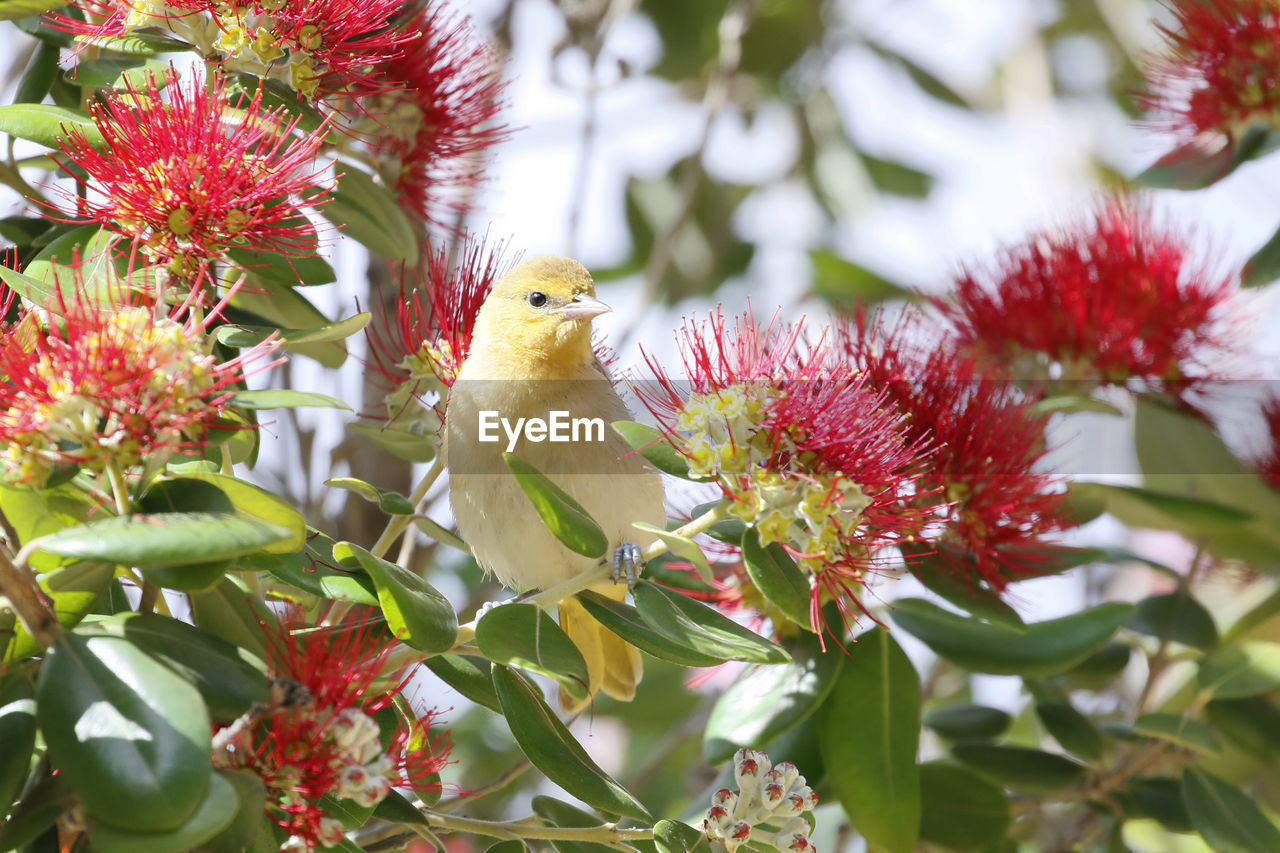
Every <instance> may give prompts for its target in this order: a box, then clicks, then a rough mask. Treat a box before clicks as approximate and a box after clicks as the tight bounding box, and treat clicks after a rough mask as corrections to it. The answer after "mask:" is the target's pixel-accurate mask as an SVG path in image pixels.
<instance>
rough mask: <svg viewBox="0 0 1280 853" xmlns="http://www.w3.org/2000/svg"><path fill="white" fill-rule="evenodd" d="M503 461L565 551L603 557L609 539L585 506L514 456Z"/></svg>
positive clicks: (510, 455) (508, 455)
mask: <svg viewBox="0 0 1280 853" xmlns="http://www.w3.org/2000/svg"><path fill="white" fill-rule="evenodd" d="M502 458H503V460H504V461H505V462H506V463H507V467H508V468H510V469H511V473H512V474H514V475H515V478H516V482H518V483H519V484H520V488H521V489H522V490H523V491H524V493H525V496H526V497H528V498H529V501H530V502H531V503H532V504H533V508H534V509H535V510H537V511H538V517H539V518H541V519H542V523H543V524H545V525H546V526H547V529H548V530H550V531H551V532H552V533H553V534H555V537H556V538H557V539H559V540H560V542H561V543H563V544H564V546H565V547H566V548H568V549H569V550H571V551H573V552H574V553H577V554H581V555H583V556H584V557H603V556H604V552H605V551H606V550H607V549H608V547H609V539H608V538H607V537H606V536H605V535H604V531H603V530H601V529H600V525H599V524H596V521H595V519H593V518H592V517H591V513H589V512H587V511H586V510H585V509H583V507H582V504H580V503H578V502H577V501H576V500H574V499H573V497H572V496H571V495H569V493H568V492H566V491H565V490H564V489H562V488H560V487H559V486H557V485H556V484H555V483H553V482H551V481H550V480H549V479H547V477H546V476H545V475H543V473H542V472H541V471H539V470H538V469H537V468H535V467H533V466H532V465H530V464H529V463H528V462H525V461H524V460H523V459H521V458H520V457H518V456H516V455H515V454H514V453H503V454H502ZM704 559H705V558H704Z"/></svg>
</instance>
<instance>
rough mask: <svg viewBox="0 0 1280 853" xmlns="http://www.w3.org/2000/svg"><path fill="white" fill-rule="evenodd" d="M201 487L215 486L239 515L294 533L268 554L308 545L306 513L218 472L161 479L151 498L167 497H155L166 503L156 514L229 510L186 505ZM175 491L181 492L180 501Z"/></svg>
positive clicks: (271, 547) (270, 547) (238, 479)
mask: <svg viewBox="0 0 1280 853" xmlns="http://www.w3.org/2000/svg"><path fill="white" fill-rule="evenodd" d="M197 484H204V485H205V486H212V487H214V488H216V489H217V490H218V491H219V492H221V493H222V494H224V495H226V497H227V500H229V501H230V507H231V509H232V510H234V511H235V512H238V513H240V514H241V515H246V516H253V517H254V518H258V519H261V520H262V521H265V522H268V523H270V524H274V525H277V526H279V527H283V528H284V529H286V530H288V531H289V533H290V536H289V538H288V539H284V540H281V541H279V542H274V543H272V544H270V545H266V546H264V547H263V549H262V550H264V551H266V552H267V553H269V554H292V553H295V552H297V551H300V550H302V547H303V545H305V544H306V541H307V522H306V519H304V518H303V517H302V513H300V512H298V511H297V510H296V509H294V507H293V505H292V504H290V503H289V502H288V501H286V500H284V499H283V498H280V497H278V496H276V495H274V494H272V493H271V492H268V491H267V490H266V489H264V488H262V487H261V486H255V485H254V484H253V483H249V482H246V481H245V480H242V479H240V478H239V477H232V476H229V475H227V474H218V473H214V472H207V473H196V472H192V473H189V474H186V475H184V476H182V477H174V478H172V479H165V480H161V481H160V482H158V483H156V484H155V485H153V486H152V487H151V489H149V490H148V492H147V496H148V497H151V496H153V494H155V493H159V495H163V498H160V497H155V498H153V500H154V501H155V502H157V503H159V502H161V501H163V503H164V505H163V506H158V507H157V510H156V511H158V512H199V511H202V510H208V511H210V512H223V511H225V509H224V508H223V507H222V506H221V505H210V506H199V505H185V504H184V503H183V502H182V500H181V497H180V496H181V495H182V494H184V493H190V492H191V491H192V490H194V489H195V488H197V487H198V485H197ZM175 492H176V493H177V496H176V499H175V495H174V493H175ZM166 493H167V494H166Z"/></svg>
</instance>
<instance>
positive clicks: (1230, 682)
mask: <svg viewBox="0 0 1280 853" xmlns="http://www.w3.org/2000/svg"><path fill="white" fill-rule="evenodd" d="M1196 684H1197V685H1198V686H1199V687H1200V689H1201V690H1210V691H1212V692H1213V698H1215V699H1243V698H1246V697H1248V696H1256V695H1258V694H1260V693H1266V692H1267V691H1269V690H1271V689H1272V688H1273V687H1275V686H1276V685H1277V684H1280V644H1277V643H1263V642H1252V643H1242V644H1241V645H1238V646H1229V647H1227V648H1224V649H1219V650H1218V651H1217V652H1215V653H1214V654H1213V655H1211V656H1210V657H1209V658H1208V659H1207V660H1205V661H1204V662H1203V663H1201V664H1200V670H1199V671H1198V672H1197V673H1196Z"/></svg>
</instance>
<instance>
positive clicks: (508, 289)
mask: <svg viewBox="0 0 1280 853" xmlns="http://www.w3.org/2000/svg"><path fill="white" fill-rule="evenodd" d="M609 310H610V308H609V306H607V305H605V304H604V303H603V302H600V301H599V300H597V299H596V298H595V284H594V283H593V282H592V280H591V275H590V273H588V272H587V270H586V269H585V268H584V267H583V266H582V265H581V264H579V263H578V262H576V261H573V260H570V259H568V258H560V257H553V256H540V257H535V258H531V259H529V260H527V261H525V262H524V263H522V264H520V265H519V266H517V267H516V268H515V269H513V270H512V271H511V272H510V273H508V274H507V275H506V276H504V277H503V278H502V279H501V280H500V281H498V282H497V284H496V285H495V286H494V288H493V291H492V292H491V293H490V294H489V296H488V297H487V298H486V299H485V302H484V305H483V306H481V308H480V312H479V314H478V315H477V316H476V322H475V327H474V331H473V333H472V337H471V345H470V348H469V351H468V355H467V359H466V361H464V362H463V364H462V367H461V368H460V370H459V371H458V377H457V380H456V381H455V382H454V384H453V388H452V390H451V392H450V395H449V404H448V409H447V412H446V415H445V423H446V430H445V448H444V453H445V459H446V462H447V464H448V467H449V500H450V503H451V504H452V505H453V514H454V518H455V520H456V521H457V525H458V531H459V532H460V533H461V534H462V536H463V538H464V539H466V540H467V543H468V544H469V545H470V546H471V550H472V553H473V554H475V558H476V560H477V562H479V564H480V565H481V567H483V568H484V569H485V570H486V571H489V572H492V573H493V574H494V575H496V576H497V578H498V580H499V581H501V582H502V584H503V585H504V586H507V587H508V588H511V589H514V590H517V591H525V590H531V589H546V588H547V587H549V586H552V585H554V584H556V583H559V582H561V581H564V580H568V579H569V578H571V577H573V576H575V575H578V574H580V573H582V572H584V571H586V570H587V569H589V568H591V567H592V566H593V565H595V564H596V562H598V561H597V560H594V559H592V558H589V557H584V556H582V555H581V554H577V553H575V552H573V551H571V550H569V549H568V548H566V547H565V546H564V545H563V544H561V543H560V541H559V540H558V539H556V537H555V536H554V535H553V534H552V533H551V531H550V530H548V529H547V527H546V525H545V524H543V522H542V520H541V519H540V518H539V517H538V514H537V512H536V510H535V509H534V507H533V504H532V503H531V502H530V501H529V499H528V498H527V497H526V496H525V494H524V492H523V491H522V490H521V488H520V485H519V484H518V483H517V482H516V479H515V477H514V476H513V475H512V474H511V473H510V470H509V469H508V468H507V466H506V463H505V462H503V459H502V453H503V452H504V451H507V450H510V451H511V452H513V453H515V455H516V456H518V457H520V458H521V459H523V460H525V461H526V462H529V463H530V464H532V465H533V466H535V467H536V468H537V469H538V470H539V471H541V472H542V473H543V474H545V475H547V477H549V478H550V479H551V480H553V481H554V482H555V483H556V485H558V486H559V487H560V488H562V489H564V491H566V492H568V493H569V494H570V495H572V496H573V498H574V499H575V500H576V501H577V502H578V503H580V504H581V505H582V506H583V508H584V509H586V510H587V512H589V513H590V514H591V517H592V518H594V519H595V520H596V522H597V523H599V525H600V527H601V528H602V529H603V530H604V533H605V535H606V536H607V537H608V538H609V544H610V546H611V547H612V548H613V549H615V550H614V565H615V568H619V567H620V568H626V569H629V570H633V571H638V570H639V568H640V566H639V562H640V551H639V548H638V547H637V546H636V545H635V544H634V542H632V540H633V539H635V538H637V535H638V531H636V530H635V528H633V527H632V523H633V522H637V521H640V522H647V523H649V524H655V525H659V526H661V525H662V524H663V522H664V521H665V519H666V513H665V510H664V507H663V486H662V479H661V476H660V475H659V474H658V472H657V471H656V470H655V469H654V468H653V466H651V465H650V464H649V463H648V462H646V461H645V460H644V458H643V457H641V456H640V455H639V454H637V453H635V452H634V451H633V450H632V449H631V447H630V445H628V444H627V443H626V442H625V441H624V440H623V439H622V438H621V437H620V436H619V435H618V434H617V433H616V432H614V431H613V429H612V428H611V427H610V424H611V423H612V422H613V421H617V420H625V419H629V418H630V413H629V412H628V411H627V408H626V405H625V404H624V403H623V401H622V399H621V398H620V397H619V396H618V394H617V392H616V391H615V390H614V388H613V384H612V383H611V382H610V381H609V378H608V375H607V373H606V371H605V368H604V366H603V365H601V364H600V362H599V360H598V359H597V358H596V356H595V354H594V352H593V351H592V347H591V319H592V318H593V317H596V316H597V315H599V314H603V313H605V312H606V311H609ZM522 419H523V420H522ZM629 573H630V571H629ZM598 591H599V592H602V593H604V594H606V595H610V596H611V597H613V598H615V599H618V600H621V599H622V598H623V597H624V596H625V594H626V587H625V586H623V585H621V584H606V585H604V586H602V587H600V588H599V589H598ZM560 625H561V627H562V628H563V629H564V631H565V633H567V634H568V635H569V637H570V638H571V639H572V640H573V642H574V644H575V645H577V647H578V649H579V650H580V651H581V652H582V656H583V658H584V659H585V660H586V663H587V670H588V672H589V674H590V685H589V695H588V698H587V699H586V700H583V701H580V702H575V701H574V700H573V699H572V698H571V697H569V696H568V695H566V694H565V693H564V692H563V691H562V692H561V694H560V704H561V706H562V707H563V708H564V709H565V710H566V711H569V712H575V711H578V710H580V709H581V708H582V707H584V706H585V705H586V704H587V703H588V702H590V698H591V697H592V696H594V695H595V694H596V693H597V692H598V691H600V690H603V691H604V692H605V693H607V694H608V695H610V696H613V697H615V698H617V699H622V700H628V699H631V698H632V697H633V696H634V695H635V688H636V684H637V683H638V682H639V680H640V676H641V671H642V669H641V660H640V653H639V651H638V650H637V649H635V648H634V647H633V646H631V645H629V644H628V643H626V642H624V641H623V640H621V639H620V638H618V637H617V636H616V635H614V634H613V633H611V632H609V631H608V630H606V629H605V628H604V627H603V626H601V625H600V624H599V623H598V622H596V621H595V620H594V619H592V618H591V617H590V616H589V615H588V614H587V612H586V610H584V609H583V608H582V605H580V604H579V603H578V602H577V601H576V600H573V599H567V600H565V601H562V602H561V603H560Z"/></svg>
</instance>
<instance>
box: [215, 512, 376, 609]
mask: <svg viewBox="0 0 1280 853" xmlns="http://www.w3.org/2000/svg"><path fill="white" fill-rule="evenodd" d="M336 544H337V543H336V542H334V541H333V539H331V538H330V537H328V536H326V535H325V534H323V533H321V532H320V531H318V530H316V529H315V528H312V527H308V528H307V544H306V548H305V549H303V550H302V551H301V552H299V553H296V554H251V555H250V556H248V557H242V558H241V559H240V560H237V561H236V563H235V565H234V566H232V568H233V569H234V570H236V571H239V570H241V569H242V568H243V569H250V570H253V571H265V572H270V573H271V574H272V575H274V576H275V577H276V578H278V579H280V580H282V581H284V582H285V583H288V584H292V585H293V586H296V587H297V588H298V589H301V590H303V591H305V592H309V593H311V594H312V595H318V596H320V597H321V598H333V599H338V600H342V601H353V602H355V603H357V604H377V603H378V591H377V589H376V588H375V587H374V585H373V580H372V579H371V578H370V577H369V575H368V574H366V573H365V572H364V570H363V569H360V568H359V567H356V568H347V567H342V568H336V567H335V566H334V564H335V563H336V562H337V561H336V560H335V559H334V556H333V546H334V545H336Z"/></svg>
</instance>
